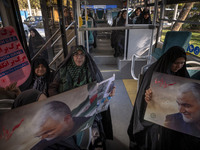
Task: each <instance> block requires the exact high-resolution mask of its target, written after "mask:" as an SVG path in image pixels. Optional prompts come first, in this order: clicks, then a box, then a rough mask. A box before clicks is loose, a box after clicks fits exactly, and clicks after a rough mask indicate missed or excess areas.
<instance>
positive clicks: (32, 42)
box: [29, 27, 48, 62]
mask: <svg viewBox="0 0 200 150" xmlns="http://www.w3.org/2000/svg"><path fill="white" fill-rule="evenodd" d="M44 44H45V40H44V39H43V38H42V36H41V35H40V34H39V33H38V31H37V30H36V29H35V28H33V27H32V28H30V39H29V53H30V57H31V58H33V57H34V56H35V54H36V53H37V52H38V51H39V50H40V48H41V47H42V46H43V45H44ZM39 56H40V57H42V58H44V59H45V60H46V61H47V62H48V53H47V50H46V49H45V50H43V51H42V53H41V54H40V55H39Z"/></svg>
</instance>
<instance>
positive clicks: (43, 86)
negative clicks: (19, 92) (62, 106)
mask: <svg viewBox="0 0 200 150" xmlns="http://www.w3.org/2000/svg"><path fill="white" fill-rule="evenodd" d="M33 89H36V90H38V91H41V92H43V93H45V94H46V93H47V83H46V78H45V77H44V76H41V77H38V76H35V79H34V83H33Z"/></svg>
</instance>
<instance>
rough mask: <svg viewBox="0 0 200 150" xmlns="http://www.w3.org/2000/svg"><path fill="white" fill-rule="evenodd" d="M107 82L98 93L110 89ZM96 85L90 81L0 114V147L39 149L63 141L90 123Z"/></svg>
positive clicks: (91, 121)
mask: <svg viewBox="0 0 200 150" xmlns="http://www.w3.org/2000/svg"><path fill="white" fill-rule="evenodd" d="M112 79H113V78H112ZM106 81H108V80H106ZM103 83H105V82H103ZM100 85H101V84H100ZM106 85H109V84H104V87H105V91H104V90H102V89H101V92H103V93H106V92H108V91H109V90H108V89H110V88H106ZM98 88H99V84H98V83H90V84H87V85H83V86H81V87H78V88H75V89H72V90H69V91H66V92H63V93H60V94H58V95H55V96H52V97H49V98H47V99H46V100H41V101H37V102H34V103H31V104H28V105H24V106H22V107H18V108H15V109H12V110H10V111H7V112H6V113H3V114H1V115H0V122H1V124H0V146H1V149H6V150H16V149H20V150H27V149H31V150H36V149H37V150H39V149H41V150H42V149H44V148H45V147H48V146H52V145H54V144H55V143H57V142H59V143H62V144H66V143H65V141H66V140H67V138H69V137H71V136H72V135H75V134H77V133H79V132H80V131H85V130H86V129H87V128H89V127H91V126H92V124H93V121H94V117H95V114H96V113H97V110H96V109H97V101H98V92H99V91H100V90H99V89H98ZM77 93H78V94H77ZM88 138H89V137H88ZM63 142H64V143H63Z"/></svg>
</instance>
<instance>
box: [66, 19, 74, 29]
mask: <svg viewBox="0 0 200 150" xmlns="http://www.w3.org/2000/svg"><path fill="white" fill-rule="evenodd" d="M74 23H75V21H72V23H70V25H68V27H67V28H65V31H67V30H68V29H69V28H70V27H71V26H72V25H73V24H74Z"/></svg>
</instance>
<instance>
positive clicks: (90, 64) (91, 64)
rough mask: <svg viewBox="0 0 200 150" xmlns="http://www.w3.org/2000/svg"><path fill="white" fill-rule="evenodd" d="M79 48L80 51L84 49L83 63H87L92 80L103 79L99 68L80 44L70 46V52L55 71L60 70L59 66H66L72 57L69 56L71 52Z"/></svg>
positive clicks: (71, 54) (99, 80) (98, 80)
mask: <svg viewBox="0 0 200 150" xmlns="http://www.w3.org/2000/svg"><path fill="white" fill-rule="evenodd" d="M79 49H80V50H82V51H84V53H85V63H86V64H87V66H88V68H89V70H90V72H91V75H92V80H93V81H97V82H101V81H103V76H102V74H101V72H100V70H99V68H98V67H97V65H96V63H95V62H94V60H93V59H92V57H91V56H90V54H89V53H88V52H87V50H86V49H85V48H84V47H83V46H82V45H78V46H73V47H72V48H71V51H70V53H69V54H68V56H67V57H66V58H65V60H64V61H63V63H62V64H61V65H60V66H59V67H58V69H57V71H56V73H58V71H59V70H60V68H62V67H64V66H66V65H67V64H68V62H69V61H70V60H71V59H72V58H71V57H72V56H73V54H74V53H75V52H76V51H77V50H79ZM56 73H55V74H56Z"/></svg>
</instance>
